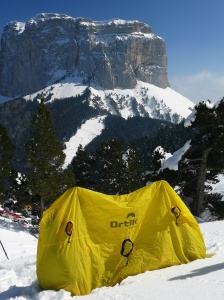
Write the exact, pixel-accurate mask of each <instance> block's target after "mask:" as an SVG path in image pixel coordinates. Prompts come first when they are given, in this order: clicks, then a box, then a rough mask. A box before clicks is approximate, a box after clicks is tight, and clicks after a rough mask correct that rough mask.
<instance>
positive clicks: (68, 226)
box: [65, 221, 73, 243]
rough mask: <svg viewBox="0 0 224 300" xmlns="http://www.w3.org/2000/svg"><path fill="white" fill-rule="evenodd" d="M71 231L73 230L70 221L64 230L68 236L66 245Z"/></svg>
mask: <svg viewBox="0 0 224 300" xmlns="http://www.w3.org/2000/svg"><path fill="white" fill-rule="evenodd" d="M72 230H73V223H72V221H68V223H67V225H66V228H65V232H66V233H67V235H68V236H69V238H68V243H70V237H71V235H72Z"/></svg>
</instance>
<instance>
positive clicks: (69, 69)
mask: <svg viewBox="0 0 224 300" xmlns="http://www.w3.org/2000/svg"><path fill="white" fill-rule="evenodd" d="M74 72H75V73H76V74H78V75H79V76H81V78H82V81H85V83H87V84H91V83H95V84H98V85H99V86H101V87H103V88H105V89H114V88H115V87H120V88H124V89H128V88H134V87H135V86H136V83H137V80H141V81H144V82H147V83H151V84H153V85H156V86H158V87H161V88H166V87H168V86H169V83H168V79H167V58H166V49H165V42H164V40H163V39H162V38H160V37H158V36H156V35H155V34H153V33H152V30H151V28H150V27H149V26H148V25H146V24H144V23H141V22H138V21H124V20H115V19H114V20H109V21H101V22H95V21H92V20H89V19H82V18H78V19H74V18H71V17H69V16H67V15H58V14H39V15H37V16H36V17H35V18H32V19H31V20H30V21H28V22H27V23H19V22H11V23H9V24H8V25H6V26H5V28H4V31H3V34H2V38H1V48H0V95H3V96H9V97H15V96H17V95H20V96H23V95H26V94H30V93H32V92H35V91H38V90H40V89H42V88H44V87H47V86H49V85H50V84H51V83H53V82H56V81H57V80H59V79H61V78H62V77H63V76H65V75H67V74H71V73H74Z"/></svg>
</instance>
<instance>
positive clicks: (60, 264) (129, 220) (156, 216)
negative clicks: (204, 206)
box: [37, 180, 206, 295]
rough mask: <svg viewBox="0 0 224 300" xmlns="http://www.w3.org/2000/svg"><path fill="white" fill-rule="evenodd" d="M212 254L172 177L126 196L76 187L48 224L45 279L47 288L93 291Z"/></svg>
mask: <svg viewBox="0 0 224 300" xmlns="http://www.w3.org/2000/svg"><path fill="white" fill-rule="evenodd" d="M205 257H206V249H205V244H204V239H203V236H202V233H201V231H200V228H199V225H198V223H197V222H196V220H195V218H194V217H193V215H192V214H191V212H190V211H189V209H188V208H187V206H186V205H185V204H184V202H183V201H182V200H181V198H180V197H179V196H178V195H177V194H176V192H175V191H174V190H173V189H172V188H171V186H170V185H169V184H168V183H167V182H166V181H163V180H162V181H157V182H154V183H152V184H150V185H148V186H146V187H143V188H141V189H139V190H136V191H134V192H132V193H130V194H125V195H120V196H115V195H106V194H102V193H99V192H94V191H91V190H88V189H84V188H81V187H74V188H71V189H69V190H68V191H66V192H65V193H64V194H63V195H62V196H61V197H60V198H59V199H58V200H56V201H55V202H54V203H53V204H52V205H51V206H50V208H49V209H47V210H46V211H45V213H44V215H43V218H42V220H41V222H40V234H39V239H38V249H37V277H38V281H39V285H40V287H41V288H42V289H45V290H46V289H53V290H59V289H65V290H66V291H69V292H71V294H72V295H85V294H89V293H91V291H92V290H93V289H95V288H99V287H102V286H113V285H115V284H116V283H120V282H121V281H122V280H123V279H124V278H126V277H127V276H132V275H136V274H139V273H142V272H145V271H146V270H156V269H160V268H165V267H169V266H174V265H179V264H184V263H188V262H190V261H193V260H196V259H201V258H205Z"/></svg>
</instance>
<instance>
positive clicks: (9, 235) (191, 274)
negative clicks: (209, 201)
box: [0, 178, 224, 300]
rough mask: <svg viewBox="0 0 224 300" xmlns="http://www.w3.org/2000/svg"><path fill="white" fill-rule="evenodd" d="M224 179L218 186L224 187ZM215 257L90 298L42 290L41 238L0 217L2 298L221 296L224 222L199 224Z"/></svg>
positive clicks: (133, 279)
mask: <svg viewBox="0 0 224 300" xmlns="http://www.w3.org/2000/svg"><path fill="white" fill-rule="evenodd" d="M223 185H224V178H223V179H222V182H221V183H220V184H219V186H218V187H217V190H218V191H219V188H220V189H223ZM199 225H200V228H201V231H202V234H203V236H204V240H205V245H206V248H207V253H208V254H212V256H211V257H210V258H206V259H200V260H196V261H193V262H191V263H188V264H184V265H179V266H173V267H169V268H165V269H161V270H155V271H147V272H145V273H142V274H138V275H136V276H130V277H128V278H126V279H124V280H123V281H122V282H121V283H120V284H117V285H116V286H114V287H102V288H99V289H95V290H93V291H92V293H91V294H89V295H85V296H74V297H71V296H70V293H69V292H66V291H64V290H60V291H42V290H41V289H40V288H39V286H38V281H37V278H36V250H37V239H36V238H35V237H34V236H32V235H30V234H29V233H28V232H26V229H25V228H22V227H21V225H19V224H16V223H13V222H11V221H10V220H8V219H4V218H2V217H0V240H1V242H2V244H3V246H4V248H5V250H6V252H7V255H8V257H9V260H8V259H7V258H6V256H5V254H4V251H3V249H2V247H1V245H0V300H10V299H17V300H24V299H29V300H31V299H32V300H33V299H34V300H65V299H78V298H80V299H82V300H163V299H164V300H179V299H181V300H189V299H197V300H210V299H216V300H222V299H223V295H224V221H216V222H209V223H200V224H199Z"/></svg>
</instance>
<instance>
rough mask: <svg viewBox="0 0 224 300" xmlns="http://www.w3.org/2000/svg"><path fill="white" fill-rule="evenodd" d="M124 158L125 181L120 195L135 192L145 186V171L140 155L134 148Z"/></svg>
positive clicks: (123, 171) (128, 150) (123, 175)
mask: <svg viewBox="0 0 224 300" xmlns="http://www.w3.org/2000/svg"><path fill="white" fill-rule="evenodd" d="M122 158H123V170H122V176H121V178H123V180H122V181H121V185H120V193H122V194H126V193H130V192H133V191H135V190H137V189H139V188H141V187H143V186H144V185H145V181H146V179H145V170H144V166H143V163H142V162H141V161H140V159H139V155H138V153H137V152H136V151H135V150H134V149H133V148H132V147H130V146H129V147H128V149H127V150H126V151H125V152H124V154H123V155H122Z"/></svg>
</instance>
